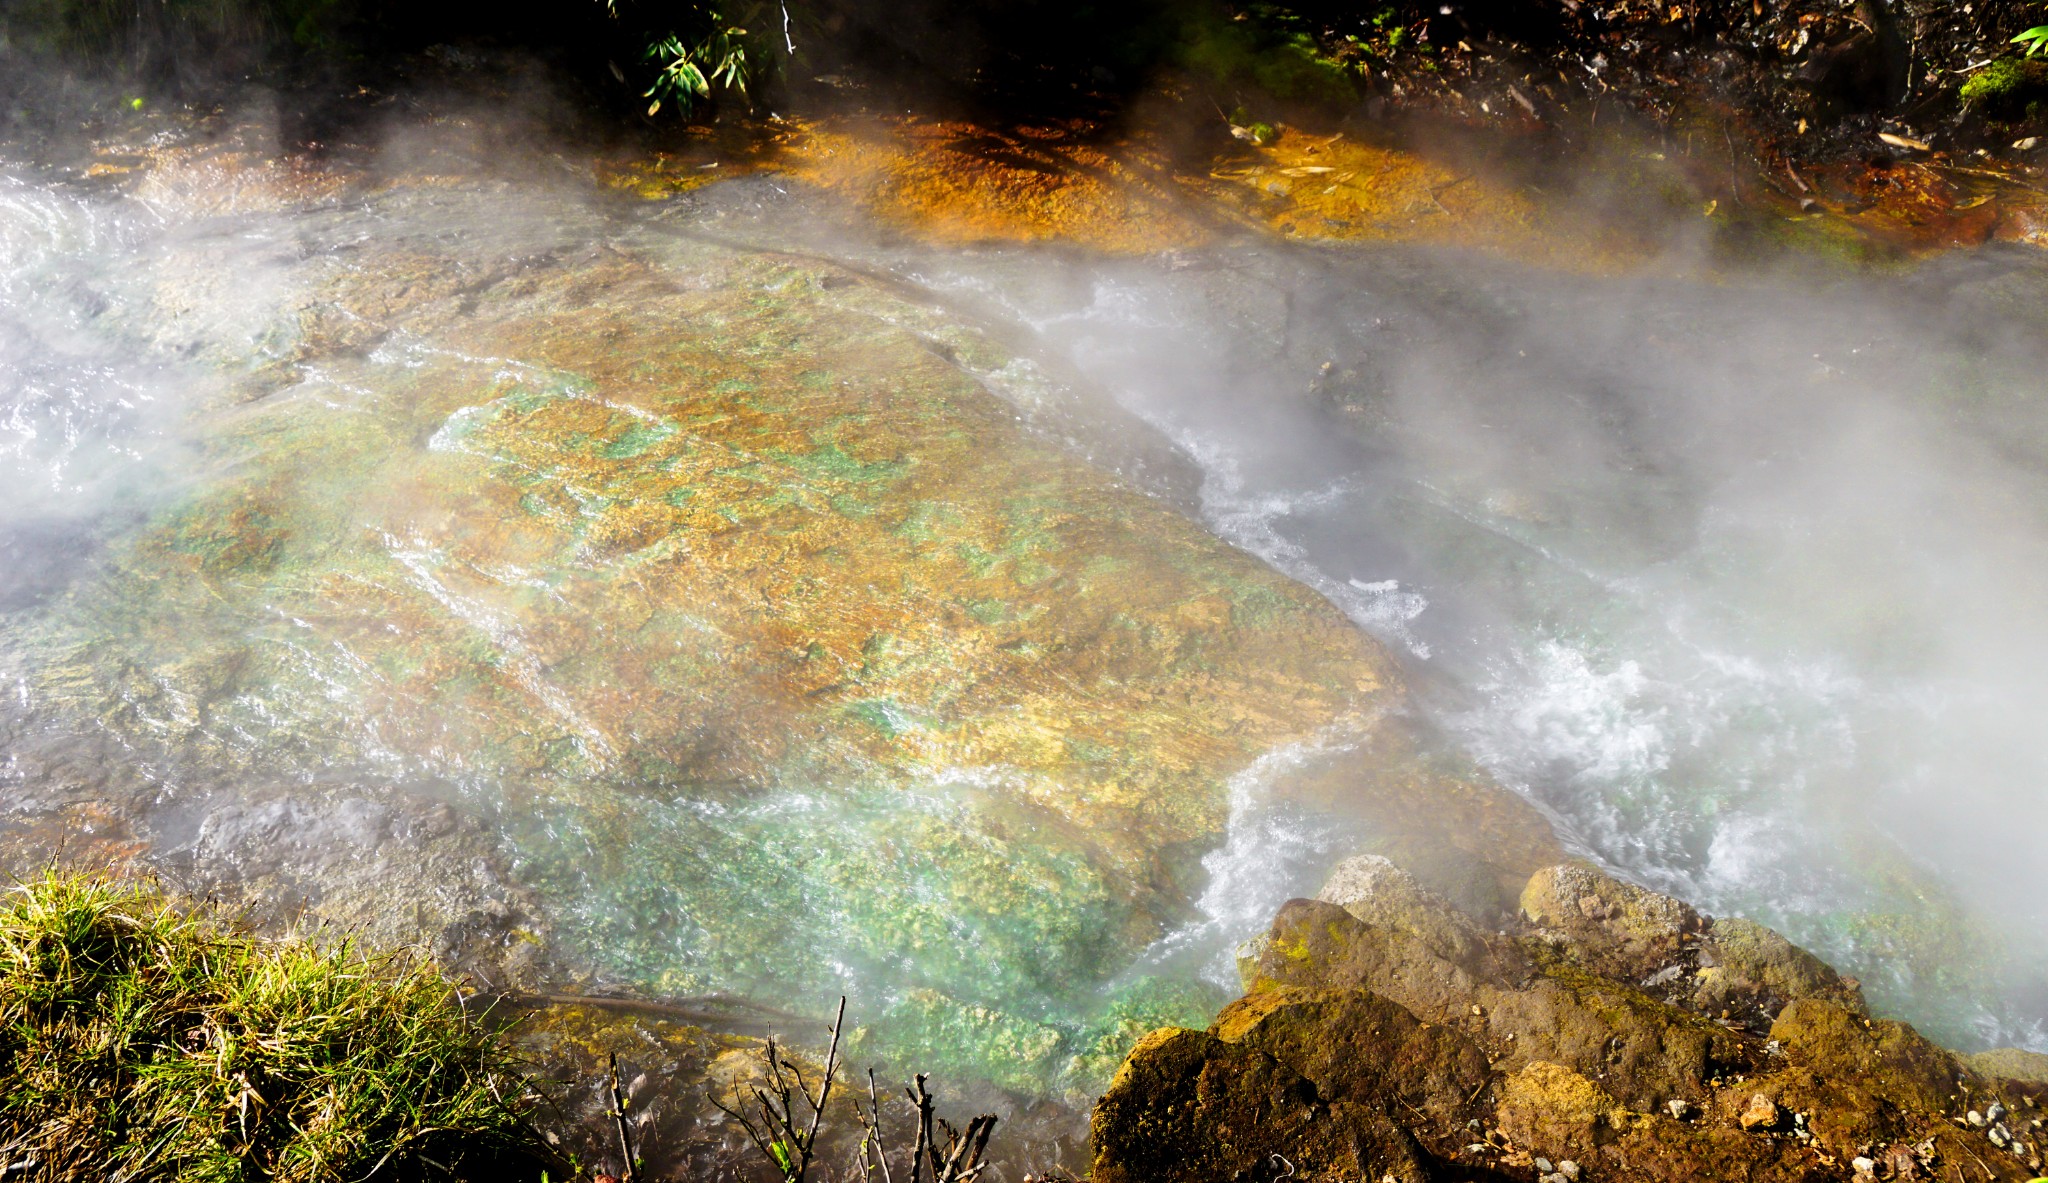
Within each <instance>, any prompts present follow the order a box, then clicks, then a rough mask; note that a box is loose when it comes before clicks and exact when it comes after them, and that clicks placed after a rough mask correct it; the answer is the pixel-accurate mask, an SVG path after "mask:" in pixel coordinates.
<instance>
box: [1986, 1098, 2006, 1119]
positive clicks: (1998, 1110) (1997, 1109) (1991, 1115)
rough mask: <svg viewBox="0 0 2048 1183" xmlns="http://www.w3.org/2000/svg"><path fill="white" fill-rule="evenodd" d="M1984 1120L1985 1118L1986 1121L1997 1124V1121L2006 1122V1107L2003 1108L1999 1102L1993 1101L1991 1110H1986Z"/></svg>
mask: <svg viewBox="0 0 2048 1183" xmlns="http://www.w3.org/2000/svg"><path fill="white" fill-rule="evenodd" d="M1984 1118H1985V1120H1986V1121H1994V1122H1997V1121H2004V1120H2005V1106H2003V1105H2001V1104H1999V1103H1998V1102H1996V1101H1993V1102H1992V1103H1991V1108H1989V1109H1986V1110H1985V1111H1984Z"/></svg>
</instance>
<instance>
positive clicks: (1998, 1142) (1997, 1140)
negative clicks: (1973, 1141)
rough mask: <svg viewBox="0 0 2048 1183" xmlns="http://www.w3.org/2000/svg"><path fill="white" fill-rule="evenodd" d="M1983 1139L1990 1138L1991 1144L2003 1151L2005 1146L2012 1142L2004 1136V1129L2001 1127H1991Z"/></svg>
mask: <svg viewBox="0 0 2048 1183" xmlns="http://www.w3.org/2000/svg"><path fill="white" fill-rule="evenodd" d="M1985 1137H1987V1138H1990V1139H1991V1144H1992V1145H1993V1146H1996V1147H1998V1148H1999V1149H2000V1150H2003V1149H2005V1144H2006V1143H2007V1142H2010V1141H2012V1139H2011V1138H2010V1137H2007V1136H2006V1132H2005V1127H2004V1126H2002V1125H1995V1126H1992V1127H1991V1132H1990V1133H1989V1134H1986V1135H1985Z"/></svg>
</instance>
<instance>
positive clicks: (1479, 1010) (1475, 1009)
mask: <svg viewBox="0 0 2048 1183" xmlns="http://www.w3.org/2000/svg"><path fill="white" fill-rule="evenodd" d="M1472 1013H1473V1015H1475V1016H1479V1015H1484V1014H1485V1013H1486V1009H1485V1008H1484V1007H1482V1006H1480V1005H1479V1004H1478V1003H1476V1002H1475V1003H1473V1004H1472Z"/></svg>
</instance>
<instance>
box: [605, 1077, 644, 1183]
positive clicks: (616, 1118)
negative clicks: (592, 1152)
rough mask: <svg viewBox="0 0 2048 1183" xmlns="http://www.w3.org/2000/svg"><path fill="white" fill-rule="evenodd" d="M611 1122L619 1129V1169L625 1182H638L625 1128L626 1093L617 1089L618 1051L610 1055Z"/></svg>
mask: <svg viewBox="0 0 2048 1183" xmlns="http://www.w3.org/2000/svg"><path fill="white" fill-rule="evenodd" d="M611 1069H612V1079H611V1093H612V1124H613V1125H614V1126H616V1127H617V1128H618V1131H619V1156H620V1157H621V1158H622V1159H624V1160H625V1161H624V1163H623V1164H621V1167H620V1170H621V1171H622V1173H623V1178H624V1179H625V1183H638V1180H639V1178H640V1172H639V1170H638V1169H637V1168H635V1167H634V1165H633V1135H632V1131H630V1130H629V1129H627V1128H626V1095H625V1094H624V1093H623V1092H621V1091H619V1053H617V1052H613V1053H612V1055H611Z"/></svg>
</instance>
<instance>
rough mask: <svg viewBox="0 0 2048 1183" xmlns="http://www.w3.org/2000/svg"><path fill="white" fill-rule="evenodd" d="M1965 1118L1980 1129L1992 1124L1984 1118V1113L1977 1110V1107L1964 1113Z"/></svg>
mask: <svg viewBox="0 0 2048 1183" xmlns="http://www.w3.org/2000/svg"><path fill="white" fill-rule="evenodd" d="M1963 1120H1964V1121H1967V1122H1969V1123H1970V1124H1971V1125H1973V1126H1976V1127H1977V1128H1978V1129H1980V1130H1981V1129H1983V1128H1984V1127H1985V1126H1986V1125H1989V1124H1990V1123H1989V1122H1987V1121H1985V1120H1984V1115H1983V1114H1981V1113H1979V1112H1977V1111H1976V1110H1975V1109H1972V1110H1970V1111H1969V1112H1968V1113H1966V1114H1964V1115H1963Z"/></svg>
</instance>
